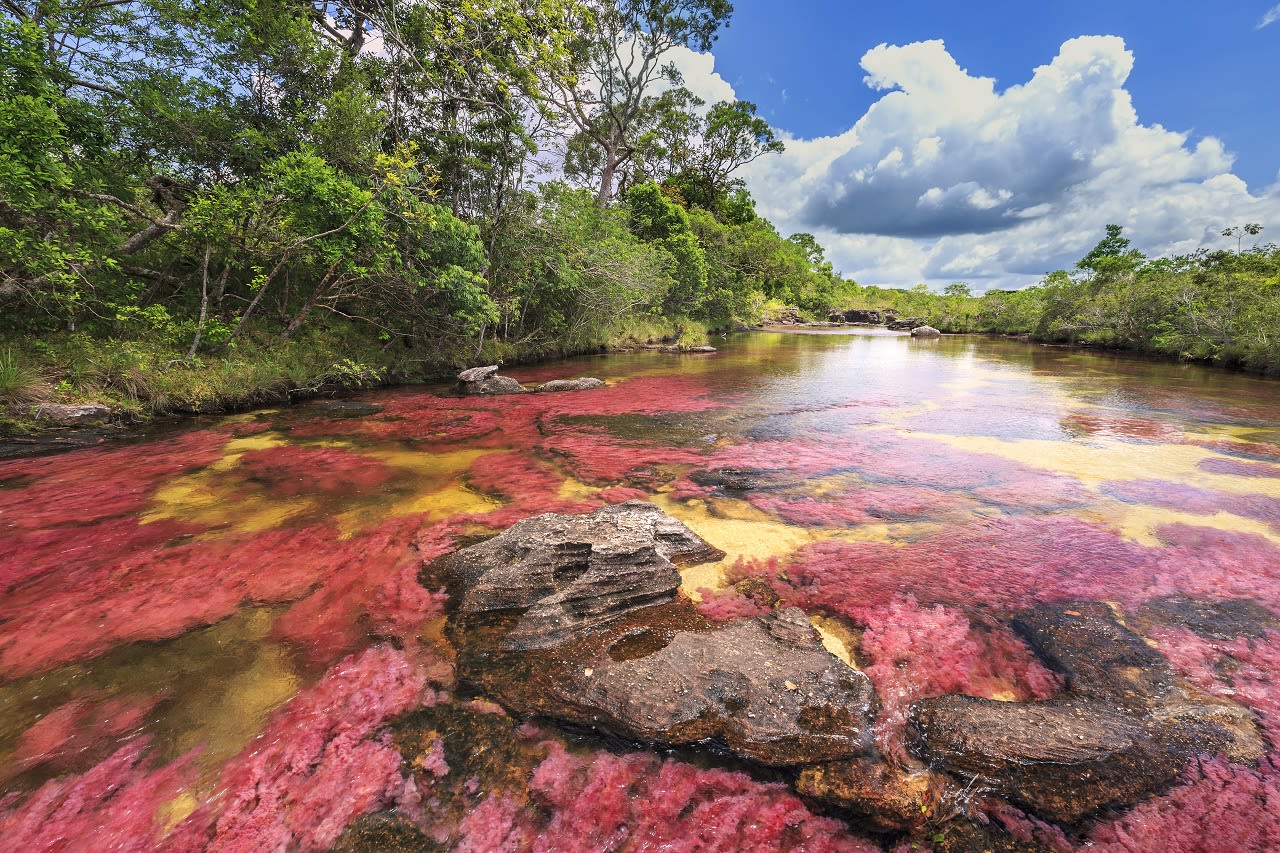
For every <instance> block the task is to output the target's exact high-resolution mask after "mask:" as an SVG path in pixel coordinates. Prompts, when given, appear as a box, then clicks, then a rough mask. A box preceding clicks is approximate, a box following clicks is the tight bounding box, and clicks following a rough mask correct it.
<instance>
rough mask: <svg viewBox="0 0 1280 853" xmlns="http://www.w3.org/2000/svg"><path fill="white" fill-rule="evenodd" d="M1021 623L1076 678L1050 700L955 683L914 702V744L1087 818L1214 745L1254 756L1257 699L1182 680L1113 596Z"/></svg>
mask: <svg viewBox="0 0 1280 853" xmlns="http://www.w3.org/2000/svg"><path fill="white" fill-rule="evenodd" d="M1014 627H1015V629H1016V630H1017V631H1018V632H1019V633H1021V634H1022V635H1023V637H1025V638H1026V640H1027V642H1028V643H1029V644H1030V645H1031V647H1032V650H1033V651H1035V653H1036V654H1037V655H1038V656H1039V657H1040V658H1041V659H1042V660H1043V661H1044V662H1045V663H1046V664H1048V665H1049V666H1051V667H1053V668H1054V669H1056V670H1057V671H1058V672H1060V673H1062V674H1063V675H1064V676H1066V685H1067V687H1066V690H1065V691H1064V693H1063V694H1062V695H1060V696H1059V697H1056V698H1054V699H1052V700H1049V701H1046V702H1034V703H1017V702H996V701H993V700H989V699H977V698H973V697H968V696H957V695H948V696H940V697H937V698H932V699H925V700H922V701H920V702H917V703H915V704H914V705H912V706H911V718H910V723H911V725H910V729H911V738H912V750H913V751H914V752H915V753H916V754H917V755H918V756H919V757H921V758H922V759H924V760H926V761H928V762H929V763H930V766H933V767H937V768H940V769H942V770H944V771H946V772H948V773H951V774H953V775H956V776H959V777H961V778H962V779H966V780H971V781H977V782H978V783H980V784H981V785H983V786H985V787H988V788H990V789H992V790H994V791H996V792H998V793H1000V794H1001V795H1002V796H1004V797H1006V798H1007V799H1009V800H1010V801H1012V802H1015V803H1017V804H1019V805H1021V806H1022V807H1024V808H1026V809H1028V810H1030V811H1033V812H1035V813H1037V814H1039V815H1041V816H1043V817H1047V818H1049V819H1051V820H1057V821H1061V822H1064V823H1076V822H1078V821H1080V820H1082V819H1083V818H1085V817H1087V816H1089V815H1090V814H1092V813H1093V812H1095V811H1097V810H1098V809H1101V808H1107V807H1119V806H1127V805H1131V804H1133V803H1136V802H1138V801H1140V800H1142V799H1144V798H1146V797H1147V796H1149V795H1150V794H1152V793H1154V792H1155V791H1157V790H1159V789H1160V788H1162V787H1165V786H1167V785H1169V784H1172V783H1173V781H1174V780H1175V779H1176V778H1177V777H1178V775H1179V774H1180V773H1181V772H1182V771H1183V769H1185V767H1186V766H1187V764H1188V763H1189V761H1190V760H1191V759H1192V758H1193V757H1194V756H1196V755H1198V754H1202V753H1218V752H1221V753H1225V754H1226V755H1227V756H1228V757H1230V758H1231V759H1232V760H1234V761H1239V762H1251V761H1255V760H1257V759H1258V758H1260V757H1261V756H1262V755H1264V754H1265V753H1266V744H1265V743H1264V741H1263V740H1262V737H1261V734H1260V732H1259V731H1258V727H1257V723H1256V721H1255V720H1254V719H1253V716H1252V715H1251V714H1250V713H1249V711H1248V710H1247V709H1245V708H1243V707H1242V706H1239V705H1236V704H1235V703H1233V702H1229V701H1227V700H1224V699H1220V698H1217V697H1213V696H1209V695H1207V694H1204V693H1202V692H1201V691H1199V690H1198V689H1197V688H1195V687H1194V686H1192V685H1190V684H1188V683H1186V682H1183V681H1182V680H1180V679H1179V678H1178V677H1177V676H1176V675H1175V674H1174V672H1173V671H1172V669H1171V668H1170V667H1169V663H1168V661H1167V660H1166V659H1165V658H1164V656H1163V655H1161V654H1160V653H1159V652H1158V651H1156V650H1155V649H1153V648H1151V647H1150V646H1148V645H1147V644H1146V643H1145V642H1144V641H1143V640H1142V638H1141V637H1139V636H1138V635H1137V634H1135V633H1133V632H1132V631H1131V630H1129V629H1128V628H1127V627H1125V626H1124V625H1122V624H1121V623H1120V622H1119V620H1118V619H1117V618H1116V616H1115V614H1114V613H1113V612H1112V611H1111V609H1110V608H1109V607H1108V606H1107V605H1105V604H1099V603H1090V602H1067V603H1062V604H1047V605H1041V606H1039V607H1036V608H1033V609H1031V610H1028V611H1025V612H1024V613H1022V614H1020V615H1019V616H1018V617H1017V619H1015V620H1014Z"/></svg>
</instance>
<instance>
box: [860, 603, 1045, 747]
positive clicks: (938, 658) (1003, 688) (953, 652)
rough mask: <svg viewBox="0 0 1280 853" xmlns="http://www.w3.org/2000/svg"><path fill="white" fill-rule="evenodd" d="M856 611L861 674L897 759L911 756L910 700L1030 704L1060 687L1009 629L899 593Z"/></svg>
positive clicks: (881, 736)
mask: <svg viewBox="0 0 1280 853" xmlns="http://www.w3.org/2000/svg"><path fill="white" fill-rule="evenodd" d="M850 615H851V616H852V617H853V618H854V619H855V621H857V622H858V623H860V624H862V625H865V626H866V630H865V631H864V632H863V635H862V646H861V649H862V655H863V656H865V658H866V664H865V665H864V667H863V671H864V672H866V674H867V676H868V677H869V678H870V679H871V681H872V683H873V684H874V685H875V687H876V696H877V697H878V698H879V700H880V704H881V710H880V712H879V714H878V715H877V717H876V725H875V734H876V742H877V744H878V745H879V747H880V749H881V751H882V752H883V753H884V754H885V755H886V756H887V757H888V758H889V759H890V760H892V761H895V762H897V763H899V764H905V763H907V761H908V760H909V759H908V756H907V752H906V745H905V740H904V736H903V733H904V729H905V726H906V715H907V710H908V709H909V707H910V705H911V703H912V702H915V701H917V700H919V699H924V698H928V697H930V696H941V695H942V694H944V693H965V694H968V695H970V696H982V697H985V698H989V699H990V698H997V697H1005V698H1009V699H1017V700H1019V701H1027V700H1030V699H1048V698H1049V697H1050V696H1052V695H1053V694H1054V693H1056V692H1057V691H1058V690H1059V689H1060V688H1061V680H1060V679H1059V678H1058V677H1057V676H1055V675H1054V674H1053V673H1051V672H1050V671H1049V670H1047V669H1045V667H1044V666H1043V665H1041V664H1040V662H1039V661H1038V660H1036V659H1035V657H1033V656H1032V654H1031V652H1030V650H1029V649H1027V647H1026V646H1025V645H1024V644H1023V643H1022V642H1021V641H1019V640H1018V639H1017V638H1016V637H1014V636H1013V635H1012V634H1010V633H1009V632H1008V631H1007V630H1006V629H1003V628H997V629H992V630H987V631H980V630H977V629H975V628H974V627H972V626H971V625H970V623H969V620H968V619H967V618H965V616H964V614H962V613H960V612H959V611H957V610H954V609H951V608H947V607H942V606H940V605H939V606H935V607H921V606H920V605H919V604H918V603H917V602H916V600H915V599H914V598H912V597H911V596H900V597H895V598H894V599H893V600H892V601H890V602H889V603H888V604H887V605H885V606H881V607H867V608H863V609H861V610H860V611H859V612H857V613H856V614H850Z"/></svg>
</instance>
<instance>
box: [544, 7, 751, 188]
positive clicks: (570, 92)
mask: <svg viewBox="0 0 1280 853" xmlns="http://www.w3.org/2000/svg"><path fill="white" fill-rule="evenodd" d="M732 13H733V4H732V3H730V2H729V0H619V2H617V3H614V2H612V0H599V2H596V3H595V4H594V5H593V7H592V8H591V9H590V10H589V13H588V14H584V15H583V17H582V18H581V20H580V22H579V26H580V29H581V36H580V37H579V38H578V39H577V41H576V42H575V44H574V54H575V57H576V59H577V62H578V67H579V73H578V74H577V75H576V76H573V77H570V78H568V79H550V80H548V86H547V91H548V97H549V100H550V103H551V104H552V105H553V106H554V107H555V109H556V111H557V113H558V114H559V116H560V117H561V119H562V121H565V122H567V123H568V124H569V125H570V126H572V128H573V129H574V131H575V132H576V133H578V134H582V135H583V136H585V137H586V138H587V140H589V141H590V143H591V144H593V145H595V146H597V147H598V149H599V175H598V176H597V181H596V187H597V189H596V201H597V203H598V204H600V205H604V204H608V203H609V201H610V200H612V199H613V197H614V195H615V193H616V192H617V179H618V175H619V171H620V170H621V169H622V167H623V166H624V165H626V164H627V163H628V161H630V160H631V159H632V158H633V157H634V156H635V155H636V154H637V153H638V151H639V150H640V147H639V143H640V139H639V138H638V137H639V133H640V132H642V131H644V130H647V129H649V128H648V123H647V122H646V121H645V116H646V112H647V111H648V110H649V109H650V108H652V106H653V100H652V99H653V98H654V97H655V94H654V92H655V89H656V88H657V87H658V85H659V84H660V83H665V84H666V85H667V86H669V87H670V88H676V87H678V86H679V85H680V83H681V82H682V81H681V77H680V73H679V71H678V70H677V69H676V67H675V65H674V64H673V63H671V62H670V61H669V59H668V58H667V57H668V54H669V52H670V51H671V49H672V48H674V47H676V46H685V47H689V48H692V49H693V50H698V51H705V50H708V49H710V47H711V44H712V42H714V41H715V37H716V32H717V31H718V30H719V29H720V28H721V27H722V26H724V25H725V24H727V23H728V20H729V16H730V15H731V14H732Z"/></svg>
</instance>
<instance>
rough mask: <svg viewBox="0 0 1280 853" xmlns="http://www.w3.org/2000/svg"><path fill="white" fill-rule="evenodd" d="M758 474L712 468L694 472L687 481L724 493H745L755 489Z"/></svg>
mask: <svg viewBox="0 0 1280 853" xmlns="http://www.w3.org/2000/svg"><path fill="white" fill-rule="evenodd" d="M758 477H759V472H757V471H752V470H749V469H746V468H732V467H726V468H712V469H710V470H707V471H694V472H693V473H692V474H690V475H689V479H690V480H692V481H693V482H695V483H697V484H698V485H699V486H710V487H712V488H715V489H719V490H721V491H725V492H745V491H749V490H751V489H754V488H757V487H758V486H759V485H760V483H759V480H758Z"/></svg>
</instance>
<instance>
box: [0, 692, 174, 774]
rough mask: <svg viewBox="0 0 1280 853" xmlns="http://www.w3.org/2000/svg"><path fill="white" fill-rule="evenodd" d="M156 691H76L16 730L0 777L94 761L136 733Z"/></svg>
mask: <svg viewBox="0 0 1280 853" xmlns="http://www.w3.org/2000/svg"><path fill="white" fill-rule="evenodd" d="M161 698H162V697H159V696H116V697H113V698H106V697H104V696H101V695H94V694H92V693H90V694H80V695H78V696H77V697H76V698H74V699H72V700H71V701H69V702H65V703H63V704H62V705H59V706H58V707H57V708H54V709H53V710H52V711H50V712H49V713H47V714H45V715H44V716H43V717H41V718H40V719H39V720H37V721H36V722H35V723H34V724H32V725H31V727H30V728H28V729H27V730H26V731H24V732H23V733H22V734H21V735H19V737H18V740H17V743H16V745H15V746H14V749H13V754H12V755H11V756H10V758H9V763H8V765H7V766H3V767H0V782H4V781H6V780H8V779H10V778H12V777H13V776H16V775H18V774H19V773H24V772H26V771H27V770H30V769H31V768H33V767H38V766H42V765H43V766H45V767H48V768H51V769H53V770H58V771H62V770H66V769H69V768H72V767H75V766H80V767H84V766H87V764H89V763H92V762H95V761H100V760H101V759H103V758H105V757H106V756H107V755H108V754H110V753H112V752H115V751H116V750H117V749H118V748H119V746H120V741H121V740H122V739H124V738H127V737H129V736H131V735H135V734H139V733H140V732H141V730H142V727H143V725H144V724H145V723H146V722H147V717H148V714H149V712H150V711H151V709H152V708H154V707H155V706H156V704H157V703H159V702H160V700H161Z"/></svg>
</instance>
